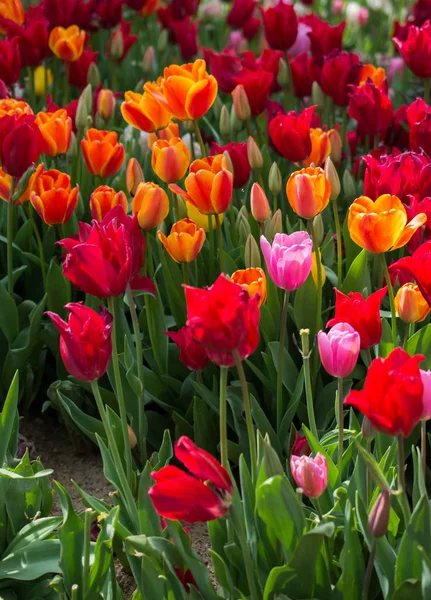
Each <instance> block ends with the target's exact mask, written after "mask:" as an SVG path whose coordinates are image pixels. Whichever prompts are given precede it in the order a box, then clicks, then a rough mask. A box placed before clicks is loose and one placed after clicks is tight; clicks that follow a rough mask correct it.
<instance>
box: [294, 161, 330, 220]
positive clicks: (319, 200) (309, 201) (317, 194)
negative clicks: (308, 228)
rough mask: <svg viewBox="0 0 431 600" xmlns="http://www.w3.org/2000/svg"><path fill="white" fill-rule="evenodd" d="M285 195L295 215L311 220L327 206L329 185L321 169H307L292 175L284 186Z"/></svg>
mask: <svg viewBox="0 0 431 600" xmlns="http://www.w3.org/2000/svg"><path fill="white" fill-rule="evenodd" d="M286 194H287V199H288V200H289V204H290V206H291V207H292V208H293V210H294V211H295V212H296V214H297V215H299V216H300V217H302V218H303V219H312V218H313V217H315V216H316V215H318V214H319V213H321V212H322V210H324V209H325V208H326V207H327V206H328V202H329V198H330V195H331V185H330V183H329V181H328V180H327V179H326V176H325V172H324V171H323V169H321V168H320V167H307V168H306V169H301V170H300V171H295V173H292V175H291V176H290V177H289V179H288V181H287V184H286Z"/></svg>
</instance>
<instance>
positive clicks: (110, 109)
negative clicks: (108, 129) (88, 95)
mask: <svg viewBox="0 0 431 600" xmlns="http://www.w3.org/2000/svg"><path fill="white" fill-rule="evenodd" d="M115 102H116V101H115V94H114V92H113V91H112V90H100V92H99V93H98V95H97V114H98V115H100V116H101V117H102V119H105V121H109V119H111V118H112V116H113V115H114V111H115Z"/></svg>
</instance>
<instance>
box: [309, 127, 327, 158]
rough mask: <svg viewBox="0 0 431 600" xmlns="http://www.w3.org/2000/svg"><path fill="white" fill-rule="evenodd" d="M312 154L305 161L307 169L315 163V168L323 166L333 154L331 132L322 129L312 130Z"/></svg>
mask: <svg viewBox="0 0 431 600" xmlns="http://www.w3.org/2000/svg"><path fill="white" fill-rule="evenodd" d="M310 138H311V152H310V155H309V157H308V158H306V159H305V160H304V164H305V166H306V167H309V166H310V165H311V164H312V163H314V166H315V167H320V166H322V165H323V163H324V162H325V160H326V159H327V158H328V156H329V154H330V152H331V141H330V139H329V132H328V131H323V129H320V127H316V128H315V129H310Z"/></svg>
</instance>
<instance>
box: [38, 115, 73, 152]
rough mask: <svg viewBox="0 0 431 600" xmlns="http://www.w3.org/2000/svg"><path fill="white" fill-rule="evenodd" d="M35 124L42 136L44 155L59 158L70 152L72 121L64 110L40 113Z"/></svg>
mask: <svg viewBox="0 0 431 600" xmlns="http://www.w3.org/2000/svg"><path fill="white" fill-rule="evenodd" d="M34 122H35V124H36V125H37V126H38V127H39V131H40V133H41V134H42V138H43V143H42V152H43V153H44V154H46V155H47V156H57V154H65V153H66V152H67V151H68V149H69V146H70V140H71V136H72V119H71V118H70V117H69V116H68V114H67V111H66V110H64V108H60V109H59V110H57V111H55V112H46V113H45V112H40V113H38V114H37V115H36V119H35V121H34Z"/></svg>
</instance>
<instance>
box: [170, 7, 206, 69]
mask: <svg viewBox="0 0 431 600" xmlns="http://www.w3.org/2000/svg"><path fill="white" fill-rule="evenodd" d="M169 27H170V29H171V31H172V33H173V36H174V39H175V41H176V43H177V44H178V46H179V48H180V52H181V58H182V59H183V60H190V59H191V58H193V57H194V56H196V54H197V53H198V50H199V40H198V21H194V22H193V23H192V21H191V17H190V16H188V17H185V18H184V19H182V20H181V21H172V22H171V23H170V24H169Z"/></svg>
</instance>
